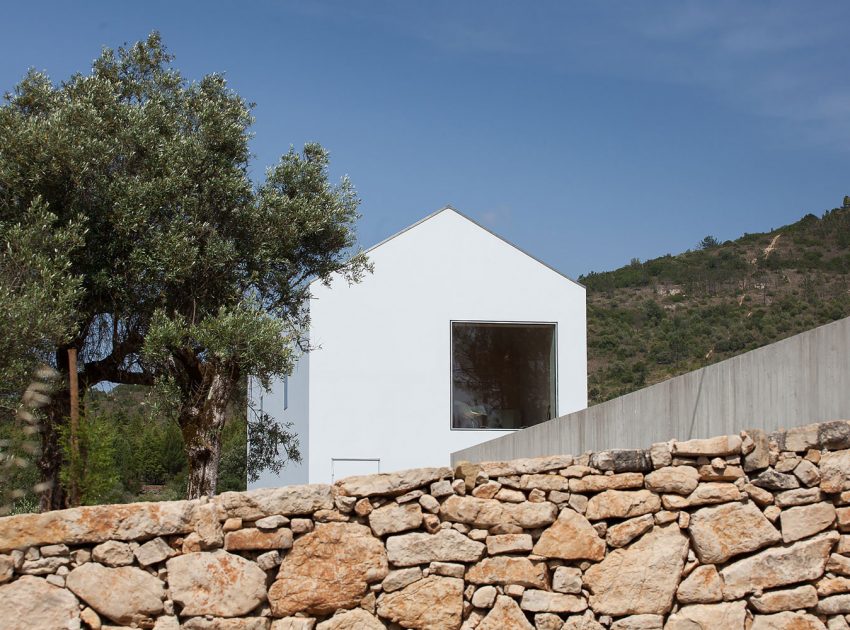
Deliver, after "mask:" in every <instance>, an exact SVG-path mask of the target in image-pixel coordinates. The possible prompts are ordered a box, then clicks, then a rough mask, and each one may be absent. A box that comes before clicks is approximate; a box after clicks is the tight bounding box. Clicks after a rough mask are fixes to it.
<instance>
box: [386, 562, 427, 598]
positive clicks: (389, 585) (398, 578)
mask: <svg viewBox="0 0 850 630" xmlns="http://www.w3.org/2000/svg"><path fill="white" fill-rule="evenodd" d="M421 579H422V569H420V568H419V567H412V568H410V569H399V570H398V571H390V572H389V573H388V574H387V577H385V578H384V581H383V582H381V588H382V589H383V590H384V592H385V593H392V592H393V591H397V590H399V589H402V588H404V587H405V586H407V585H408V584H413V583H414V582H416V581H417V580H421Z"/></svg>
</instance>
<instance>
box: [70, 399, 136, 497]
mask: <svg viewBox="0 0 850 630" xmlns="http://www.w3.org/2000/svg"><path fill="white" fill-rule="evenodd" d="M111 420H112V419H111V418H109V417H108V416H101V415H89V414H82V415H81V417H80V422H79V430H78V432H77V442H78V445H79V454H78V455H77V454H75V453H74V450H73V449H72V448H71V435H70V429H69V426H68V425H63V426H62V427H61V428H60V436H61V437H60V439H61V443H62V453H63V456H64V459H65V466H63V468H62V474H61V480H62V484H63V485H64V486H65V487H66V488H68V487H70V485H71V484H72V483H74V482H75V483H76V486H77V488H78V489H79V493H80V503H81V504H82V505H97V504H99V503H114V502H116V501H117V500H120V496H121V493H120V486H119V481H120V475H119V472H118V467H117V466H116V461H117V458H116V453H117V444H118V442H119V439H120V434H119V432H118V430H119V428H118V427H117V426H116V424H115V423H114V422H112V421H111Z"/></svg>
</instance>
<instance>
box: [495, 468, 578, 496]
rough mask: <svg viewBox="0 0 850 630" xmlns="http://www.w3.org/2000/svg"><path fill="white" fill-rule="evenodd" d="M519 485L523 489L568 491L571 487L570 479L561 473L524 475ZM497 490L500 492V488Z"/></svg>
mask: <svg viewBox="0 0 850 630" xmlns="http://www.w3.org/2000/svg"><path fill="white" fill-rule="evenodd" d="M519 487H520V488H522V489H523V490H532V489H537V490H547V491H548V490H559V491H561V492H566V491H567V490H569V488H570V481H569V479H565V478H564V477H561V476H560V475H545V474H544V475H523V476H522V477H520V479H519ZM496 492H498V488H497V489H496ZM496 492H493V494H492V495H490V496H491V497H493V496H495V495H496Z"/></svg>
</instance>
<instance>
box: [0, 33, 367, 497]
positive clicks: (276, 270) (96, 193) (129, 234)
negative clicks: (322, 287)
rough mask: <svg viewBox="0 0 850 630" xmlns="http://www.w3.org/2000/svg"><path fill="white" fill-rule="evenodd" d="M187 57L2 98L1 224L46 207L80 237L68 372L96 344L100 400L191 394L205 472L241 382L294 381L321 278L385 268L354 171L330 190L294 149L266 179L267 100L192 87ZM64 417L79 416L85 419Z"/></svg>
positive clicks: (209, 86)
mask: <svg viewBox="0 0 850 630" xmlns="http://www.w3.org/2000/svg"><path fill="white" fill-rule="evenodd" d="M172 63H173V59H172V57H171V56H170V55H169V54H168V52H167V51H166V49H165V47H164V46H163V44H162V41H161V39H160V37H159V35H158V34H157V33H153V34H151V35H150V36H149V37H148V38H147V39H146V40H145V41H142V42H138V43H136V44H134V45H132V46H129V47H123V48H119V49H117V50H109V49H105V50H104V51H103V52H102V53H101V55H100V56H99V57H98V58H97V59H96V60H95V61H94V62H93V64H92V68H91V71H90V72H88V73H78V74H75V75H73V76H72V77H70V78H69V79H68V80H67V81H64V82H61V83H58V84H57V83H54V82H52V81H51V80H50V79H49V78H48V77H47V76H46V75H45V74H43V73H40V72H36V71H30V72H29V73H28V74H27V75H26V76H25V77H24V79H23V80H22V81H21V82H20V84H19V85H17V86H16V87H15V89H14V90H13V91H12V92H11V93H10V94H9V95H8V96H7V98H6V101H5V103H4V104H3V105H2V106H0V147H3V150H2V151H0V223H2V224H16V223H20V222H22V221H23V217H25V216H26V215H27V212H29V208H30V207H31V206H33V205H35V204H37V203H42V202H40V201H39V200H43V203H44V204H47V207H49V208H50V211H51V212H53V213H54V214H55V217H54V218H52V219H51V221H52V222H53V224H54V225H55V229H54V231H55V232H56V233H57V234H64V233H65V232H68V233H73V234H75V235H76V236H77V237H79V238H80V242H75V243H73V245H74V247H73V248H72V247H70V244H69V245H66V246H64V247H63V248H61V250H62V251H63V252H67V258H66V259H61V260H59V261H58V262H59V263H60V268H61V269H62V270H63V271H64V272H65V273H66V274H68V276H69V277H71V278H80V279H81V282H82V292H81V293H80V294H74V295H73V297H74V299H73V300H72V302H73V303H72V304H71V303H69V304H67V305H66V304H65V303H64V302H63V303H62V304H61V305H59V304H57V305H56V306H57V307H60V306H61V309H60V308H57V309H56V310H57V312H61V314H62V316H63V317H70V325H68V323H67V322H66V321H65V320H64V319H63V327H62V329H61V331H60V332H63V333H64V334H63V335H58V334H53V333H51V334H50V335H47V338H48V339H49V341H50V343H48V344H45V349H46V350H49V349H50V346H51V344H52V346H53V349H54V350H56V353H55V357H56V362H57V367H58V368H59V369H60V370H62V371H66V366H65V365H64V363H63V361H64V359H63V357H64V354H63V351H64V346H66V345H70V346H73V347H76V348H78V349H79V350H80V353H79V356H80V363H81V365H80V370H79V372H80V385H81V387H82V388H83V389H84V390H85V389H88V388H90V387H92V386H94V385H96V384H98V383H100V382H104V381H109V382H112V383H124V384H141V385H148V386H151V385H154V384H159V385H163V386H165V387H166V388H168V390H169V393H174V392H176V393H177V394H178V399H179V405H178V415H177V421H178V423H179V424H180V429H181V434H182V436H183V439H184V441H186V444H185V446H186V454H187V456H188V458H189V460H190V463H191V466H190V467H195V468H197V467H198V466H200V465H201V464H200V463H201V462H206V461H207V460H208V459H209V458H210V457H212V458H213V459H215V458H216V457H217V455H216V453H217V452H218V451H217V448H207V447H205V446H204V445H205V444H210V443H213V444H215V443H217V442H218V441H219V440H220V439H221V431H222V430H223V424H222V420H221V418H222V413H221V411H222V409H223V408H224V407H226V406H227V404H228V403H229V402H230V400H231V397H232V395H233V393H234V392H235V391H236V390H237V389H238V384H239V383H240V382H242V381H243V380H244V379H245V378H246V377H247V376H248V375H253V376H256V377H257V378H258V379H259V380H260V382H261V383H264V384H267V383H268V382H269V380H270V379H271V378H272V377H273V376H279V375H285V374H287V373H288V372H289V371H290V370H291V368H292V363H293V357H292V353H293V349H294V348H295V347H296V346H298V347H305V346H306V345H307V340H306V336H305V334H304V331H305V329H306V322H307V313H306V311H305V304H306V298H307V297H308V295H309V283H310V282H311V281H312V280H314V279H318V280H320V281H322V282H329V281H330V279H331V277H332V276H334V275H335V274H339V275H340V276H342V277H343V278H345V279H348V280H349V281H357V280H358V279H359V278H360V277H362V275H363V273H365V272H367V271H368V269H369V265H368V262H367V261H366V258H365V257H364V256H363V254H362V253H358V252H357V251H356V247H355V246H356V237H355V223H356V220H357V218H358V214H357V207H358V204H359V200H358V198H357V195H356V193H355V191H354V188H353V186H352V185H351V183H350V182H349V181H348V179H346V178H343V179H342V181H340V182H339V183H332V182H330V180H329V175H328V166H329V156H328V153H327V151H326V150H325V149H323V148H322V147H321V146H319V145H317V144H307V145H306V146H305V147H304V149H303V151H301V152H297V151H295V150H294V149H292V148H290V149H289V151H288V152H286V153H285V154H284V155H283V156H282V157H281V158H280V161H279V162H278V164H277V165H275V166H274V167H273V168H271V169H270V170H269V171H268V172H267V173H266V179H265V181H264V182H263V183H262V184H260V185H259V186H256V185H254V183H253V182H252V181H251V180H250V178H249V171H250V169H251V168H252V165H251V164H250V158H251V154H250V150H249V140H250V137H251V134H250V131H249V129H250V126H251V124H252V123H253V117H252V113H251V105H250V104H249V103H248V102H246V101H245V100H244V99H243V98H242V97H241V96H239V95H238V94H237V93H235V92H234V91H233V90H232V89H230V88H229V87H228V85H227V82H226V81H225V79H224V78H223V77H222V76H221V75H216V74H210V75H207V76H204V77H202V78H201V79H200V80H198V81H189V80H187V79H186V78H184V77H183V76H182V75H181V73H180V72H179V71H178V70H177V69H176V68H174V67H173V65H172ZM80 226H85V230H82V229H81V228H80ZM63 230H64V231H65V232H63ZM66 284H67V281H66V280H64V279H63V286H64V285H66ZM66 306H67V307H68V308H66ZM71 306H73V307H74V308H73V310H72V309H70V307H71ZM36 310H37V309H36ZM67 331H74V333H75V334H73V335H68V334H67ZM69 337H70V338H69ZM19 355H20V353H17V352H16V353H14V356H19ZM51 413H52V415H51V416H50V419H51V423H53V424H61V422H62V418H63V417H64V416H67V409H58V408H57V409H55V410H52V412H51ZM45 435H46V436H47V437H48V438H49V437H50V435H51V433H49V432H48V433H46V434H45ZM49 456H50V452H49V451H46V452H45V457H49ZM212 464H217V462H212V463H211V464H209V465H208V464H204V465H203V468H205V469H211V468H210V466H211V465H212ZM195 481H197V480H193V478H192V477H191V475H190V484H189V485H190V491H191V492H198V491H199V490H198V489H197V488H195ZM206 486H210V484H209V483H207V484H206ZM213 490H214V488H212V487H205V488H204V489H203V492H212V491H213Z"/></svg>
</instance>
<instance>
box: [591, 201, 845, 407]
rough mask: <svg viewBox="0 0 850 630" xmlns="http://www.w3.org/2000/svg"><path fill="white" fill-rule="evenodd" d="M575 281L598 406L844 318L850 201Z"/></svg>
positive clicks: (712, 239) (592, 402)
mask: <svg viewBox="0 0 850 630" xmlns="http://www.w3.org/2000/svg"><path fill="white" fill-rule="evenodd" d="M579 281H580V282H581V283H583V284H584V285H585V286H586V287H587V307H588V310H587V316H588V391H589V398H590V404H595V403H599V402H602V401H604V400H608V399H610V398H614V397H616V396H620V395H622V394H625V393H628V392H631V391H634V390H636V389H640V388H641V387H645V386H646V385H651V384H653V383H657V382H659V381H663V380H665V379H667V378H670V377H672V376H676V375H678V374H682V373H685V372H688V371H690V370H694V369H696V368H699V367H703V366H705V365H708V364H710V363H715V362H717V361H721V360H723V359H727V358H729V357H731V356H734V355H736V354H740V353H742V352H746V351H748V350H752V349H754V348H758V347H760V346H764V345H766V344H769V343H772V342H774V341H778V340H780V339H783V338H785V337H788V336H790V335H794V334H796V333H799V332H803V331H805V330H809V329H811V328H814V327H816V326H820V325H822V324H826V323H828V322H831V321H834V320H836V319H840V318H842V317H847V316H848V315H850V197H845V198H844V203H843V205H842V207H840V208H835V209H833V210H828V211H826V212H824V213H823V214H822V215H821V216H820V217H818V216H815V215H814V214H807V215H806V216H804V217H803V218H802V219H800V220H799V221H797V222H796V223H793V224H791V225H786V226H784V227H781V228H778V229H776V230H773V231H771V232H764V233H759V234H745V235H744V236H742V237H741V238H739V239H737V240H735V241H726V242H725V243H719V242H717V241H716V240H715V239H714V238H712V237H706V238H705V239H703V241H702V242H701V243H699V244H698V245H697V246H696V248H695V250H693V251H690V250H689V251H687V252H685V253H683V254H679V255H677V256H671V255H667V256H662V257H660V258H655V259H652V260H647V261H645V262H641V261H640V260H637V259H635V260H633V261H632V262H631V263H630V264H629V265H626V266H625V267H621V268H620V269H616V270H614V271H609V272H604V273H595V272H591V273H589V274H587V275H586V276H581V277H580V278H579Z"/></svg>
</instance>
